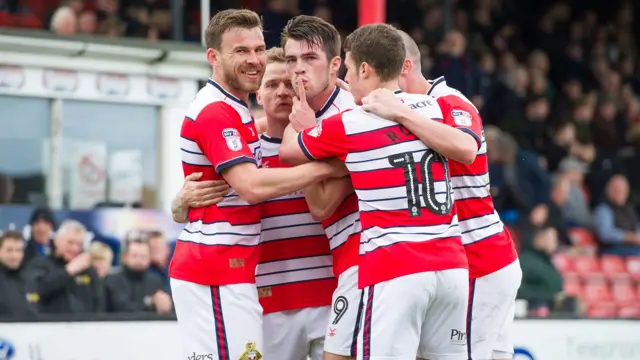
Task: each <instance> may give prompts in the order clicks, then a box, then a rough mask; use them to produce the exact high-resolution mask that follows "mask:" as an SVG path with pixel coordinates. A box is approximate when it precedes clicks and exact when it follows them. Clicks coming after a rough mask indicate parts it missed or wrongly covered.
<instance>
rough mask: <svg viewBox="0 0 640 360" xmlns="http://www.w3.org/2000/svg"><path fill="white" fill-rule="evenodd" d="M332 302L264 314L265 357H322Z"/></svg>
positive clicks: (299, 359) (319, 359) (292, 359)
mask: <svg viewBox="0 0 640 360" xmlns="http://www.w3.org/2000/svg"><path fill="white" fill-rule="evenodd" d="M330 312H331V307H330V306H322V307H311V308H306V309H299V310H290V311H280V312H274V313H269V314H265V315H264V319H263V321H264V324H263V326H262V329H263V332H264V359H266V360H269V359H283V360H284V359H286V360H307V358H310V359H311V360H322V356H323V348H324V332H325V329H326V326H327V319H328V318H329V313H330Z"/></svg>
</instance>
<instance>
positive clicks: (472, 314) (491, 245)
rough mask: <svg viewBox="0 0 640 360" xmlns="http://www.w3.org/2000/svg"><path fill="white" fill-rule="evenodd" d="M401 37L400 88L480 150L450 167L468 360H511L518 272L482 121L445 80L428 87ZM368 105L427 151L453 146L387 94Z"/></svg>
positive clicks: (410, 44) (413, 49) (414, 52)
mask: <svg viewBox="0 0 640 360" xmlns="http://www.w3.org/2000/svg"><path fill="white" fill-rule="evenodd" d="M399 33H400V35H401V36H402V39H403V42H404V44H405V48H406V51H407V58H406V59H405V61H404V65H403V69H402V74H401V76H400V87H401V88H402V89H403V90H404V91H406V92H409V93H415V94H425V93H426V94H428V95H431V96H434V97H435V98H436V99H437V101H438V103H439V104H440V107H441V108H442V111H443V113H444V122H445V123H447V124H448V125H451V126H452V127H455V128H458V129H460V130H462V131H463V132H467V133H469V134H472V135H474V137H477V136H479V137H480V143H481V146H480V149H479V150H478V154H477V157H476V158H475V160H474V161H473V163H471V164H464V163H461V162H457V161H450V162H449V169H450V172H451V182H452V185H453V191H454V198H455V204H456V208H457V210H458V219H459V221H460V229H461V231H462V241H463V243H464V245H465V250H466V253H467V257H468V260H469V277H470V290H469V291H470V296H469V310H468V311H469V313H468V316H467V344H468V345H467V347H468V357H469V359H470V360H490V359H493V360H508V359H511V358H512V357H513V351H514V350H513V341H512V339H511V331H512V324H513V317H514V306H515V297H516V294H517V292H518V288H519V287H520V281H521V279H522V271H521V269H520V264H519V261H518V258H517V252H516V250H515V248H514V245H513V241H512V239H511V236H510V235H509V232H508V230H507V229H506V228H505V226H504V224H503V223H502V221H501V220H500V217H499V216H498V214H497V212H496V211H495V208H494V206H493V200H492V199H491V194H490V183H489V175H488V163H487V158H486V151H487V149H486V143H485V140H484V132H482V131H481V129H482V119H481V118H480V115H479V114H478V110H477V109H476V108H475V107H474V106H473V104H472V103H471V102H470V101H469V100H468V99H467V98H466V97H465V96H464V95H462V93H460V92H459V91H457V90H455V89H453V88H451V87H449V86H447V83H446V81H445V79H444V77H440V78H438V79H436V80H433V81H428V80H426V79H425V78H424V77H423V76H422V72H421V70H420V51H419V49H418V46H417V44H416V43H415V41H414V40H413V39H412V38H411V37H410V36H409V35H408V34H406V33H405V32H403V31H399ZM368 101H369V102H370V105H369V106H367V109H368V110H369V111H372V112H373V113H377V114H378V115H380V116H383V115H384V116H389V117H393V118H395V119H398V121H399V122H400V123H401V124H403V125H404V126H406V127H407V128H408V129H409V130H410V131H411V132H413V133H414V134H416V135H417V136H419V137H420V139H421V140H422V141H424V142H425V144H427V145H428V146H431V147H434V148H435V147H438V146H446V144H445V143H447V142H448V143H449V146H452V145H455V140H454V139H451V138H447V137H443V136H439V134H437V133H434V132H433V127H432V126H430V125H433V124H431V123H429V122H427V121H424V119H423V121H420V119H406V118H403V116H402V115H400V113H401V112H402V111H403V109H402V106H403V105H402V104H400V103H398V101H397V99H396V98H395V97H393V96H390V94H381V93H376V94H373V95H372V96H370V97H369V99H368ZM414 120H417V121H414ZM479 130H480V131H479Z"/></svg>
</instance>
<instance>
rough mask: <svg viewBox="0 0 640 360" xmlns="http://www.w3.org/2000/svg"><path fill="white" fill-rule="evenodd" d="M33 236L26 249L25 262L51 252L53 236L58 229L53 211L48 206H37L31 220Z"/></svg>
mask: <svg viewBox="0 0 640 360" xmlns="http://www.w3.org/2000/svg"><path fill="white" fill-rule="evenodd" d="M29 225H30V226H31V236H30V237H29V239H28V242H27V246H26V248H25V249H24V263H25V264H26V263H28V262H29V261H31V260H32V259H34V258H36V257H38V256H48V255H49V254H51V237H52V236H53V232H54V231H55V229H56V222H55V219H54V216H53V212H52V211H51V210H49V209H47V208H37V209H35V210H34V211H33V213H32V214H31V219H30V220H29Z"/></svg>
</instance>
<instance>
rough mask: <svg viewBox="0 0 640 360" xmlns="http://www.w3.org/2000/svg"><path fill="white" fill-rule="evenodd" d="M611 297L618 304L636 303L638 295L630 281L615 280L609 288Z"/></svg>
mask: <svg viewBox="0 0 640 360" xmlns="http://www.w3.org/2000/svg"><path fill="white" fill-rule="evenodd" d="M611 290H612V291H611V292H612V295H613V299H614V300H615V301H616V303H617V304H618V305H637V304H638V297H637V294H636V289H635V288H634V286H633V284H632V283H631V282H630V281H627V282H622V281H620V282H616V283H614V284H613V286H612V288H611Z"/></svg>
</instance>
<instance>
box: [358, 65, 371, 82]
mask: <svg viewBox="0 0 640 360" xmlns="http://www.w3.org/2000/svg"><path fill="white" fill-rule="evenodd" d="M372 71H373V69H372V68H371V66H369V64H367V63H366V62H362V64H360V70H359V71H358V73H359V75H360V77H362V78H363V79H366V78H368V77H369V76H371V74H372Z"/></svg>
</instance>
